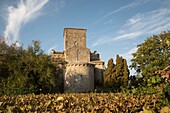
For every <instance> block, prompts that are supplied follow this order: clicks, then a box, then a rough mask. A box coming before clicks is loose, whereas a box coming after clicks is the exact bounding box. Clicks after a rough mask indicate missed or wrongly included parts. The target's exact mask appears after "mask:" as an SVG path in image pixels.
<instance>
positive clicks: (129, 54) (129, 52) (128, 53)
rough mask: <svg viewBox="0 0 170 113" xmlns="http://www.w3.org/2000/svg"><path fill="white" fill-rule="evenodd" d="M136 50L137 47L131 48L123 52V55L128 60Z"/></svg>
mask: <svg viewBox="0 0 170 113" xmlns="http://www.w3.org/2000/svg"><path fill="white" fill-rule="evenodd" d="M136 51H137V47H134V48H132V49H131V50H129V51H128V52H126V53H124V54H122V55H121V56H123V57H124V58H125V59H127V60H130V59H132V53H136Z"/></svg>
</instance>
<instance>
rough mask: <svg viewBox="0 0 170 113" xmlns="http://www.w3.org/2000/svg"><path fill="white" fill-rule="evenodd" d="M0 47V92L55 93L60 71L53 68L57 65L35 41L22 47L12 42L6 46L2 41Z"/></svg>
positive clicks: (8, 93)
mask: <svg viewBox="0 0 170 113" xmlns="http://www.w3.org/2000/svg"><path fill="white" fill-rule="evenodd" d="M0 46H2V47H3V48H1V49H0V53H1V55H2V60H0V61H1V63H2V65H3V66H4V67H5V73H4V75H5V77H3V76H0V80H1V83H0V87H1V90H0V92H1V94H6V95H12V94H27V93H39V92H40V91H41V92H42V93H51V92H57V91H56V88H57V86H59V85H60V84H59V83H60V81H59V74H60V72H59V70H57V69H56V68H58V67H59V66H58V65H57V64H55V65H54V64H53V62H52V61H51V60H50V56H47V55H45V54H44V53H43V51H42V50H41V47H40V43H39V41H33V43H32V44H31V45H29V46H28V49H26V50H24V49H23V48H22V47H17V46H16V45H15V44H13V45H10V46H8V45H7V44H6V43H4V42H3V43H1V44H0ZM0 65H1V64H0ZM0 69H1V70H3V71H4V69H3V68H1V67H0ZM0 75H1V74H0ZM58 89H59V88H58Z"/></svg>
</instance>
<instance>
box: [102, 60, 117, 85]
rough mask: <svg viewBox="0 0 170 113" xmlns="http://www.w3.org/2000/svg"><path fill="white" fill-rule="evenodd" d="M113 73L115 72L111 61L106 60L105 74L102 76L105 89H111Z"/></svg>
mask: <svg viewBox="0 0 170 113" xmlns="http://www.w3.org/2000/svg"><path fill="white" fill-rule="evenodd" d="M114 72H115V64H114V62H113V59H112V58H110V59H109V60H108V64H107V68H106V70H105V74H104V84H105V87H109V88H111V87H112V86H113V81H114V80H113V78H114V77H113V76H114Z"/></svg>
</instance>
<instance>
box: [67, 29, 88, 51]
mask: <svg viewBox="0 0 170 113" xmlns="http://www.w3.org/2000/svg"><path fill="white" fill-rule="evenodd" d="M73 46H81V47H84V48H86V29H76V28H65V29H64V51H65V52H67V50H69V48H71V47H73Z"/></svg>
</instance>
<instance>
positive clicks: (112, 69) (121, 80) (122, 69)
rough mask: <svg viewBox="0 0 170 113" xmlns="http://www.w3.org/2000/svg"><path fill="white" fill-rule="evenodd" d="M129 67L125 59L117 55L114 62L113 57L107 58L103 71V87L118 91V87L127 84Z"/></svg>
mask: <svg viewBox="0 0 170 113" xmlns="http://www.w3.org/2000/svg"><path fill="white" fill-rule="evenodd" d="M128 78H129V69H128V66H127V61H126V59H123V58H122V57H121V56H119V55H117V57H116V64H114V62H113V59H112V58H111V59H109V61H108V64H107V68H106V71H105V80H104V81H105V87H107V88H110V89H112V90H114V91H120V87H125V86H126V85H127V84H128Z"/></svg>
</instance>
